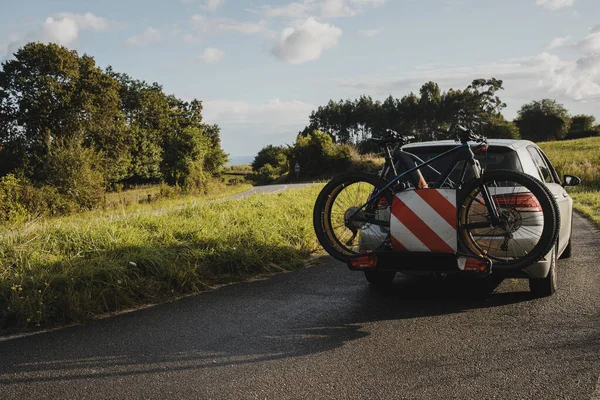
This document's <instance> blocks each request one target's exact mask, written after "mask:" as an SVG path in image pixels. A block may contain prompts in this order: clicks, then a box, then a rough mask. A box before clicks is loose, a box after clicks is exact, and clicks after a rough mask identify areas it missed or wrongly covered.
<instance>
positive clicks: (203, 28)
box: [190, 14, 269, 35]
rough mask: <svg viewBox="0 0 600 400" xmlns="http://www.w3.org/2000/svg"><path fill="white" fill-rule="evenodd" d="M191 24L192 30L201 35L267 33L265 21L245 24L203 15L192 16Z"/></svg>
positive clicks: (244, 22)
mask: <svg viewBox="0 0 600 400" xmlns="http://www.w3.org/2000/svg"><path fill="white" fill-rule="evenodd" d="M190 21H191V24H192V27H193V29H194V30H196V31H198V32H202V33H207V34H211V33H242V34H246V35H252V34H260V33H269V30H268V29H267V25H266V22H265V21H259V22H246V21H237V20H234V19H229V18H216V19H212V18H206V17H205V16H203V15H200V14H196V15H192V17H191V19H190Z"/></svg>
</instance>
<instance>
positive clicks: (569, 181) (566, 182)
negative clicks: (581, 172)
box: [562, 175, 581, 187]
mask: <svg viewBox="0 0 600 400" xmlns="http://www.w3.org/2000/svg"><path fill="white" fill-rule="evenodd" d="M580 183H581V179H579V178H578V177H576V176H575V175H565V177H564V178H563V184H562V186H563V187H566V186H577V185H579V184H580Z"/></svg>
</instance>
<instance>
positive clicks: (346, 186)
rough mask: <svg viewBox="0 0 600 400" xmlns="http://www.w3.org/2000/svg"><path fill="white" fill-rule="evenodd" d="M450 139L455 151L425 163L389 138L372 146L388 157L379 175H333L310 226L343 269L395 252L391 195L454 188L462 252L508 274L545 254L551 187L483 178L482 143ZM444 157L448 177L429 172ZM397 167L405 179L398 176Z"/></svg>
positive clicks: (505, 175) (506, 174)
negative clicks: (363, 257) (361, 258)
mask: <svg viewBox="0 0 600 400" xmlns="http://www.w3.org/2000/svg"><path fill="white" fill-rule="evenodd" d="M455 132H456V133H457V135H456V138H457V145H456V147H454V148H452V149H450V150H448V151H445V152H443V153H442V154H439V155H437V156H435V157H433V158H431V159H429V160H427V161H423V160H422V159H420V158H419V157H418V156H416V155H414V154H412V153H409V152H407V151H403V150H402V149H401V146H402V145H403V144H405V143H406V139H404V138H403V137H402V136H401V135H398V134H397V133H395V132H393V131H389V132H388V134H387V135H386V136H385V137H384V138H380V139H374V141H375V142H377V143H378V144H380V145H381V146H382V147H383V149H384V155H385V164H384V167H383V169H382V170H381V172H380V173H379V175H378V176H375V175H370V174H366V173H349V174H345V175H342V176H338V177H336V178H334V179H333V180H331V181H330V182H329V183H328V184H327V185H326V186H325V187H324V188H323V190H322V191H321V193H320V194H319V196H318V198H317V201H316V204H315V208H314V214H313V224H314V228H315V232H316V234H317V238H318V239H319V242H320V243H321V245H322V246H323V248H324V249H325V250H326V251H327V252H328V253H329V254H330V255H331V256H333V257H334V258H336V259H338V260H340V261H344V262H346V261H348V260H349V258H350V257H353V256H356V255H358V254H363V253H369V252H382V251H384V252H385V251H392V243H391V237H390V215H391V206H392V202H393V198H394V196H395V194H396V193H398V192H401V191H404V190H413V189H420V188H452V189H456V193H457V199H456V210H457V215H456V230H457V236H458V248H459V250H460V251H461V252H465V253H467V254H472V255H474V256H476V257H486V258H487V259H489V260H492V261H493V264H494V268H500V269H505V270H508V269H522V268H525V267H527V266H529V265H531V264H533V263H535V262H537V261H539V260H540V259H542V258H543V257H544V256H545V255H546V254H548V253H549V252H550V250H551V249H552V246H553V245H554V243H555V242H556V239H557V236H558V227H559V226H560V222H559V218H560V217H559V213H558V207H557V204H556V201H555V200H554V197H553V196H552V194H551V193H550V191H549V190H548V188H546V186H545V185H543V184H542V183H541V182H540V181H538V180H536V179H534V178H533V177H531V176H529V175H526V174H524V173H522V172H518V171H512V170H493V171H482V168H481V166H480V164H479V162H478V161H477V159H476V158H475V154H476V153H480V152H484V151H487V139H486V138H484V137H481V136H478V135H476V134H474V133H473V132H472V131H470V130H468V129H466V128H463V127H461V126H456V127H455ZM394 148H395V151H393V150H394ZM392 154H393V155H392ZM445 157H448V158H451V162H450V163H449V164H448V167H447V169H446V170H445V171H441V172H440V171H438V170H436V169H435V168H434V167H433V166H432V165H431V164H432V163H434V162H435V161H436V160H439V159H441V158H445ZM394 158H396V160H394ZM399 167H402V168H401V169H402V170H403V172H402V173H398V172H397V170H398V169H400V168H399ZM424 168H428V169H429V170H430V171H432V172H434V175H435V176H437V177H438V178H437V180H436V181H435V182H426V180H425V179H424V177H423V174H422V173H421V170H422V169H424ZM456 169H458V170H460V173H459V175H458V179H456V180H455V181H454V180H452V179H451V178H450V176H451V175H452V176H454V177H456V173H455V170H456ZM429 175H431V174H429ZM468 175H469V176H470V178H469V179H467V178H466V177H467V176H468Z"/></svg>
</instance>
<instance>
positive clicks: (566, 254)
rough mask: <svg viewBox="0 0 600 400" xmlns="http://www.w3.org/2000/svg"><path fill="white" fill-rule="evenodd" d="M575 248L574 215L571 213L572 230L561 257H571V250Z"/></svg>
mask: <svg viewBox="0 0 600 400" xmlns="http://www.w3.org/2000/svg"><path fill="white" fill-rule="evenodd" d="M572 248H573V215H571V232H570V233H569V243H568V244H567V247H565V251H563V253H562V254H561V255H560V258H561V259H564V258H571V252H572Z"/></svg>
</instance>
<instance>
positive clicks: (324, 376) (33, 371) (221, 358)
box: [0, 217, 600, 400]
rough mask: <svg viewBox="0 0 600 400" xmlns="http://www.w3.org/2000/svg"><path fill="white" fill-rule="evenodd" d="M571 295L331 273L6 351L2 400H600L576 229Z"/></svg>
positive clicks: (590, 252) (593, 278) (300, 274)
mask: <svg viewBox="0 0 600 400" xmlns="http://www.w3.org/2000/svg"><path fill="white" fill-rule="evenodd" d="M574 232H575V233H574V234H575V237H574V239H575V247H574V257H573V258H572V259H570V260H561V261H560V262H559V270H558V277H559V284H560V289H559V291H558V292H557V293H556V294H555V295H554V296H552V297H550V298H545V299H532V298H531V297H530V295H529V293H528V289H527V284H526V282H525V281H513V280H509V281H505V282H504V283H503V284H502V285H501V286H500V288H499V290H498V291H497V292H496V293H494V294H492V295H491V296H489V297H488V298H486V299H481V298H476V297H473V296H472V295H471V294H470V291H469V287H468V286H467V285H463V284H457V283H453V282H447V281H444V282H434V281H432V280H428V279H414V278H401V279H397V281H396V283H395V285H394V287H393V288H392V289H390V290H388V291H378V290H372V289H370V288H369V286H368V285H367V284H366V283H365V282H364V280H363V277H362V275H361V274H359V273H352V272H350V271H348V270H346V269H345V267H344V266H343V265H341V264H339V263H337V262H334V261H332V260H331V259H329V258H322V259H319V260H316V261H315V262H314V263H313V264H314V265H312V267H310V268H305V269H301V270H297V271H295V272H291V273H286V274H280V275H276V276H274V277H271V278H270V279H266V280H260V281H254V282H247V283H243V284H236V285H231V286H226V287H223V288H220V289H218V290H214V291H211V292H207V293H204V294H200V295H197V296H193V297H188V298H186V299H183V300H180V301H177V302H174V303H171V304H165V305H161V306H157V307H153V308H149V309H145V310H141V311H137V312H133V313H129V314H124V315H120V316H117V317H114V318H108V319H104V320H100V321H96V322H94V323H92V324H90V325H86V326H76V327H71V328H67V329H63V330H59V331H54V332H49V333H44V334H40V335H36V336H31V337H25V338H20V339H14V340H9V341H4V342H0V399H41V398H51V399H58V398H69V399H75V398H82V399H83V398H86V399H111V398H126V399H179V398H188V399H209V398H214V399H228V398H232V399H237V398H240V399H254V398H258V399H287V398H295V399H309V398H310V399H319V398H328V399H329V398H340V399H347V398H364V399H394V398H406V399H594V400H597V399H600V382H599V381H598V379H599V375H600V262H599V261H598V253H599V251H600V235H599V234H598V232H597V230H596V229H595V228H594V227H593V226H592V225H591V224H590V223H589V222H587V221H586V220H584V219H583V218H581V217H577V218H576V219H575V222H574Z"/></svg>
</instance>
